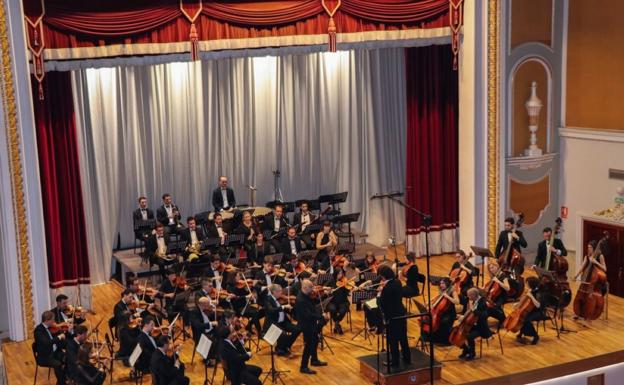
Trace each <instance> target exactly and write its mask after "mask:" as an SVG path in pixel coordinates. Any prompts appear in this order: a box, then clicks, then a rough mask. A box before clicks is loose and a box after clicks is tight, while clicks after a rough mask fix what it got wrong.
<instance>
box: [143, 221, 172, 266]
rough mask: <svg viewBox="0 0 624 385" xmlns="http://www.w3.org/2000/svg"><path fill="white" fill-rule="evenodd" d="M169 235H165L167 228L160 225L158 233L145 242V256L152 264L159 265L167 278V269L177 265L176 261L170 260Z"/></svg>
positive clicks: (158, 225) (157, 229)
mask: <svg viewBox="0 0 624 385" xmlns="http://www.w3.org/2000/svg"><path fill="white" fill-rule="evenodd" d="M168 252H169V234H166V233H165V227H164V226H163V225H162V224H160V223H158V224H157V225H156V233H155V234H153V235H151V236H150V237H149V238H147V240H146V241H145V254H147V256H148V257H149V260H150V263H151V264H153V265H158V269H159V271H160V275H161V276H163V277H164V276H165V267H166V266H168V265H171V264H173V263H175V259H168V258H167V254H168Z"/></svg>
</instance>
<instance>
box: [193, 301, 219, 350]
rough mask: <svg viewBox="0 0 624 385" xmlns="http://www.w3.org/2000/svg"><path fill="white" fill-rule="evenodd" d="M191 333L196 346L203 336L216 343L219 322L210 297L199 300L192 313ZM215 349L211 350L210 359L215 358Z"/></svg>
mask: <svg viewBox="0 0 624 385" xmlns="http://www.w3.org/2000/svg"><path fill="white" fill-rule="evenodd" d="M190 319H191V331H192V334H193V341H195V345H196V346H197V344H198V343H199V339H200V338H201V336H202V335H205V336H206V337H208V339H210V340H212V341H213V342H214V339H215V332H216V330H217V326H218V322H217V321H216V313H215V307H214V306H213V304H212V301H211V300H210V298H209V297H201V298H199V299H198V300H197V307H196V308H195V309H193V310H192V311H191V313H190ZM214 352H215V349H210V352H209V356H208V358H209V359H213V358H214V357H215V354H214Z"/></svg>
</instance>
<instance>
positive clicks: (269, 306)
mask: <svg viewBox="0 0 624 385" xmlns="http://www.w3.org/2000/svg"><path fill="white" fill-rule="evenodd" d="M282 293H283V291H282V287H281V286H280V285H278V284H272V285H271V286H269V294H268V295H267V297H266V301H265V302H264V312H265V316H266V318H265V320H264V327H263V332H262V333H263V334H264V333H266V332H267V330H269V328H270V327H271V325H273V324H275V326H277V327H279V328H280V329H282V331H283V333H282V335H281V336H280V337H279V339H278V340H277V344H276V346H275V352H276V353H277V355H278V356H288V355H290V348H291V346H292V345H293V343H295V340H296V339H297V337H298V336H299V334H300V333H301V330H300V329H299V328H298V327H297V325H295V324H293V323H292V321H291V320H290V317H289V316H288V314H287V311H290V310H292V305H291V304H285V305H282V304H280V302H279V298H280V297H282Z"/></svg>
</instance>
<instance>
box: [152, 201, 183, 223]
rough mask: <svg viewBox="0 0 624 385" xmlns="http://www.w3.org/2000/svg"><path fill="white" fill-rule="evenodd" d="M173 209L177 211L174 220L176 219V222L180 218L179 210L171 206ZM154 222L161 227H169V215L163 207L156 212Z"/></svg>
mask: <svg viewBox="0 0 624 385" xmlns="http://www.w3.org/2000/svg"><path fill="white" fill-rule="evenodd" d="M171 206H172V207H173V208H174V209H176V208H177V209H178V215H176V216H175V219H177V220H178V221H179V220H180V219H181V218H182V215H181V214H180V213H181V210H180V207H178V206H176V205H174V204H172V205H171ZM156 220H157V221H158V222H160V223H161V224H162V225H163V226H168V225H169V215H168V214H167V209H166V208H165V205H162V206H160V207H159V208H158V209H157V210H156Z"/></svg>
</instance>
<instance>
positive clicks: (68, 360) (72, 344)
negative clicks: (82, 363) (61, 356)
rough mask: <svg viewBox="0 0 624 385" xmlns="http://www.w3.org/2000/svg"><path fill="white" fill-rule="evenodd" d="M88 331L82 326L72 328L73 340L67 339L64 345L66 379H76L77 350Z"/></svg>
mask: <svg viewBox="0 0 624 385" xmlns="http://www.w3.org/2000/svg"><path fill="white" fill-rule="evenodd" d="M88 331H89V330H88V329H87V327H86V326H84V325H78V326H76V327H75V328H74V336H73V338H68V339H67V341H66V343H65V367H66V369H67V370H66V372H67V377H68V378H70V379H72V380H73V379H75V378H76V366H77V365H78V350H80V345H82V344H83V343H84V342H85V340H86V339H87V332H88Z"/></svg>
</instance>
